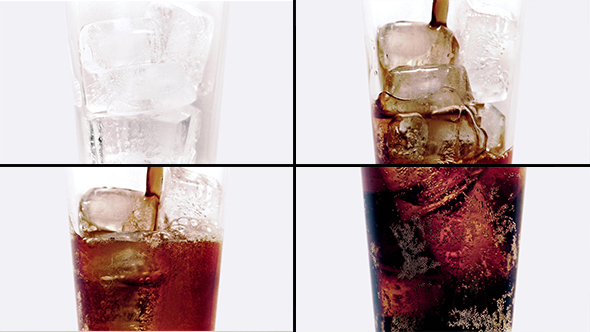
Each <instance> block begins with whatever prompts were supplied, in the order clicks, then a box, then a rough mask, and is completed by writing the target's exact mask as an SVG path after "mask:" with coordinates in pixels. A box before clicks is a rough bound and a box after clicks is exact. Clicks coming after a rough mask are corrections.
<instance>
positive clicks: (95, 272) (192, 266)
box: [72, 231, 221, 331]
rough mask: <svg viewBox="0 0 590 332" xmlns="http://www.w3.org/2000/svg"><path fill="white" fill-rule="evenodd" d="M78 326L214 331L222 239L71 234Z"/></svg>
mask: <svg viewBox="0 0 590 332" xmlns="http://www.w3.org/2000/svg"><path fill="white" fill-rule="evenodd" d="M72 249H73V255H74V267H75V271H74V275H75V282H76V297H77V307H78V317H79V328H80V330H99V331H106V330H112V331H129V330H136V331H146V330H164V331H172V330H192V331H213V330H214V328H215V310H216V303H217V287H218V282H219V265H220V258H221V242H219V241H210V240H194V241H190V240H178V241H173V240H169V239H166V237H165V236H163V235H162V234H161V233H160V234H159V233H156V232H142V231H137V232H123V233H111V234H103V235H101V236H98V237H94V238H81V237H80V236H79V235H77V234H75V233H74V234H72Z"/></svg>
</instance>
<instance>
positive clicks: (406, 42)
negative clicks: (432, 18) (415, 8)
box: [377, 22, 459, 73]
mask: <svg viewBox="0 0 590 332" xmlns="http://www.w3.org/2000/svg"><path fill="white" fill-rule="evenodd" d="M377 48H378V53H379V62H380V63H381V67H382V68H383V70H384V72H385V73H386V72H388V71H390V70H392V69H394V68H396V67H398V66H424V65H444V64H453V63H455V61H456V58H457V55H458V52H459V45H458V44H457V40H456V39H455V36H453V33H452V32H451V30H449V29H448V28H447V27H444V26H439V27H431V26H430V25H429V24H426V23H418V22H396V23H389V24H386V25H384V26H382V27H380V28H379V31H378V32H377Z"/></svg>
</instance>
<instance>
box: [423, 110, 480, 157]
mask: <svg viewBox="0 0 590 332" xmlns="http://www.w3.org/2000/svg"><path fill="white" fill-rule="evenodd" d="M427 123H428V144H427V145H426V159H425V162H427V163H432V164H438V163H457V162H461V161H462V160H469V159H472V158H474V157H476V156H478V155H479V154H481V153H482V152H483V151H485V148H486V136H485V133H484V132H483V131H482V130H481V129H480V128H479V127H478V126H477V123H476V120H475V117H474V115H473V114H472V112H471V111H470V110H468V109H466V108H464V109H460V110H452V111H448V112H439V113H437V112H435V113H433V114H432V116H431V118H429V119H427Z"/></svg>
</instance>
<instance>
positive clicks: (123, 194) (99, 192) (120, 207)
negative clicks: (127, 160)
mask: <svg viewBox="0 0 590 332" xmlns="http://www.w3.org/2000/svg"><path fill="white" fill-rule="evenodd" d="M158 203H159V200H158V198H157V197H155V196H152V197H146V196H145V194H144V193H143V192H140V191H136V190H130V189H122V188H108V187H103V188H92V189H90V190H88V191H87V192H86V193H85V194H84V196H82V199H81V200H80V210H79V216H80V230H81V232H82V234H81V235H83V236H84V235H87V234H90V233H92V232H97V231H108V232H128V231H141V230H143V231H149V230H153V229H154V227H155V223H156V214H157V207H158Z"/></svg>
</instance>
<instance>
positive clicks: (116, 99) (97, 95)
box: [86, 63, 197, 114]
mask: <svg viewBox="0 0 590 332" xmlns="http://www.w3.org/2000/svg"><path fill="white" fill-rule="evenodd" d="M91 81H92V79H87V83H88V87H87V91H86V105H87V108H88V110H89V111H90V112H92V113H101V112H105V111H106V112H109V113H112V114H127V113H137V112H145V111H154V110H163V109H171V108H172V109H173V108H179V107H182V106H186V105H189V104H191V103H192V102H194V101H195V100H196V99H197V93H196V90H195V87H194V86H193V85H192V83H191V78H190V76H189V74H187V71H186V69H185V68H184V67H183V66H182V65H181V64H179V63H158V64H141V65H133V66H127V67H121V68H114V69H112V70H110V71H108V72H106V73H103V74H101V75H97V77H96V80H95V81H93V82H91Z"/></svg>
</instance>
